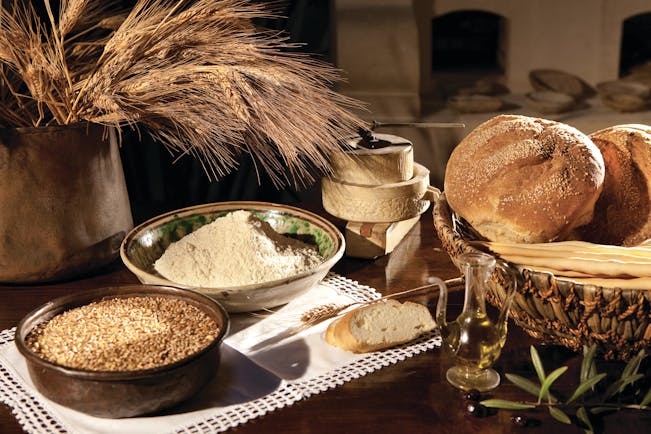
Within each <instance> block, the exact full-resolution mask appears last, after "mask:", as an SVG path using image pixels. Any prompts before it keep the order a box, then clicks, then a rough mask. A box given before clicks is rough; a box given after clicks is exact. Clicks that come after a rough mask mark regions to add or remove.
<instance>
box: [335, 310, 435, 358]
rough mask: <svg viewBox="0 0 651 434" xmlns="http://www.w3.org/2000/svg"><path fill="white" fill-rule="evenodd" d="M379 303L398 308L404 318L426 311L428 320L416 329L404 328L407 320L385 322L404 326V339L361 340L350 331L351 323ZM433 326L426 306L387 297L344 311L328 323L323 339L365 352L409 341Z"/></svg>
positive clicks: (336, 345) (345, 348) (339, 346)
mask: <svg viewBox="0 0 651 434" xmlns="http://www.w3.org/2000/svg"><path fill="white" fill-rule="evenodd" d="M381 304H384V305H385V306H393V307H395V308H398V309H400V312H401V313H404V315H405V318H407V315H414V313H415V312H416V311H419V313H422V314H425V313H426V315H427V318H428V321H426V323H424V324H422V327H421V328H420V329H418V330H416V329H410V330H407V329H406V327H408V324H407V322H405V323H397V324H386V326H387V327H391V326H396V327H403V328H405V332H406V333H407V334H408V337H407V338H405V339H400V340H390V339H383V340H382V341H381V342H376V343H370V342H363V341H360V340H358V339H357V338H356V337H355V336H354V335H353V332H352V331H351V330H352V328H353V326H352V323H353V322H355V321H357V320H358V319H359V318H360V317H362V316H364V315H365V314H366V313H367V312H368V311H369V310H371V309H374V308H376V307H377V306H378V305H381ZM430 320H431V321H430ZM434 327H435V324H434V320H433V318H432V317H431V314H430V313H429V311H428V310H427V307H426V306H424V305H422V304H419V303H414V302H410V301H406V302H404V303H401V302H399V301H396V300H393V299H387V300H383V301H381V302H378V303H374V304H371V305H366V306H362V307H360V308H357V309H354V310H352V311H350V312H348V313H346V314H345V315H343V316H342V317H339V318H337V319H335V320H334V321H332V322H331V323H330V325H329V326H328V328H327V330H326V333H325V340H326V342H327V343H329V344H330V345H333V346H335V347H338V348H341V349H342V350H345V351H351V352H354V353H366V352H371V351H378V350H383V349H386V348H391V347H393V346H396V345H399V344H402V343H405V342H409V341H411V340H413V339H415V338H417V337H418V336H420V335H422V334H423V333H426V332H428V331H431V330H433V329H434ZM377 332H378V333H380V334H381V333H382V331H381V330H377ZM384 337H386V335H384Z"/></svg>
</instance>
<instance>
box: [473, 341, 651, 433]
mask: <svg viewBox="0 0 651 434" xmlns="http://www.w3.org/2000/svg"><path fill="white" fill-rule="evenodd" d="M596 350H597V347H596V346H595V345H593V346H591V347H590V348H587V347H584V351H583V359H582V362H581V370H580V374H579V385H578V386H577V387H576V389H574V392H573V393H572V394H571V395H570V397H569V398H568V399H567V400H565V401H562V400H560V399H559V398H558V397H556V396H555V395H553V394H552V392H551V387H552V385H553V384H554V382H555V381H556V380H558V379H559V378H560V377H561V376H563V374H565V372H566V371H567V369H568V367H567V366H562V367H560V368H557V369H555V370H553V371H552V372H550V373H549V374H547V373H546V372H545V369H544V366H543V363H542V361H541V359H540V356H539V354H538V351H537V350H536V348H535V347H534V346H533V345H532V346H531V361H532V364H533V367H534V369H535V371H536V374H537V376H538V380H539V382H538V383H535V382H533V381H531V380H529V379H527V378H524V377H521V376H519V375H516V374H505V376H506V378H507V379H508V380H509V381H510V382H511V383H513V384H514V385H516V386H517V387H519V388H520V389H522V390H524V391H526V392H528V393H530V394H532V395H534V396H536V397H537V401H510V400H506V399H486V400H483V401H481V404H482V405H484V406H485V407H490V408H496V409H505V410H531V409H535V408H539V407H547V409H548V411H549V414H550V415H551V416H552V417H553V418H554V419H556V420H557V421H559V422H562V423H564V424H572V419H571V418H570V416H569V415H568V412H570V410H573V411H575V416H576V419H577V420H578V421H580V422H581V423H580V424H581V425H582V428H583V429H584V431H585V432H586V433H594V432H595V429H594V426H593V423H592V420H591V415H599V414H602V413H607V412H612V411H617V410H624V409H625V410H642V411H651V406H650V405H649V404H651V388H649V390H647V391H646V393H645V394H644V396H643V397H642V399H641V400H640V401H639V403H637V404H636V403H628V402H623V401H625V400H626V398H627V397H630V396H632V397H633V400H637V399H639V397H640V396H642V389H641V387H642V385H640V383H641V382H640V381H639V380H641V379H643V378H644V377H645V375H644V374H642V373H640V372H639V370H640V365H641V364H642V360H644V358H645V357H646V353H645V351H644V350H643V349H642V350H640V352H639V353H638V354H637V355H636V356H635V357H633V358H632V359H631V360H629V362H628V363H627V364H626V366H625V367H624V369H623V370H622V372H621V374H620V376H619V378H617V379H616V380H615V381H613V382H611V383H610V384H607V385H606V384H604V383H602V381H603V380H604V379H605V378H606V377H607V374H606V373H599V372H597V367H596V363H595V354H596ZM599 383H602V384H601V385H600V386H602V387H599V388H597V387H596V386H597V384H599ZM625 392H628V393H626V394H625Z"/></svg>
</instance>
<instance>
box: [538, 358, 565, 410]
mask: <svg viewBox="0 0 651 434" xmlns="http://www.w3.org/2000/svg"><path fill="white" fill-rule="evenodd" d="M565 371H567V366H561V367H560V368H558V369H555V370H554V371H552V373H551V374H549V375H548V376H547V378H546V379H545V381H544V382H543V383H542V385H541V386H540V392H538V402H540V401H542V399H543V398H545V397H548V392H549V388H550V387H551V386H552V384H553V383H554V381H556V380H557V379H558V377H560V376H561V375H563V374H564V373H565Z"/></svg>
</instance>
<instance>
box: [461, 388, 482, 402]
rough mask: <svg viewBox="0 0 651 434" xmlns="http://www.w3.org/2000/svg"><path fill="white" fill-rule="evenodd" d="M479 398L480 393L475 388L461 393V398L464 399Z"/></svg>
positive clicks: (472, 399)
mask: <svg viewBox="0 0 651 434" xmlns="http://www.w3.org/2000/svg"><path fill="white" fill-rule="evenodd" d="M479 398H481V393H479V390H477V389H470V390H468V391H466V393H464V394H463V399H465V400H466V401H479Z"/></svg>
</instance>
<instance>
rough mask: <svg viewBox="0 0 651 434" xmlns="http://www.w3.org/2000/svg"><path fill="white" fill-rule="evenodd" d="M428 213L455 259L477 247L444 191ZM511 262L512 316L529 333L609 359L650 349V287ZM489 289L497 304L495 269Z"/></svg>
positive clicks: (499, 287)
mask: <svg viewBox="0 0 651 434" xmlns="http://www.w3.org/2000/svg"><path fill="white" fill-rule="evenodd" d="M433 217H434V226H435V228H436V232H437V234H438V237H439V238H440V240H441V243H442V245H443V248H444V249H445V250H446V251H447V252H448V254H449V255H450V257H451V258H452V261H453V262H454V263H455V264H456V263H457V261H456V258H457V257H458V256H459V255H460V254H462V253H464V252H472V251H475V252H476V251H478V249H476V248H475V247H473V246H472V245H470V244H469V241H472V240H473V239H476V236H475V235H474V234H473V233H472V228H467V227H466V228H464V227H463V225H464V223H463V222H460V221H459V220H457V219H456V218H455V217H454V216H453V214H452V213H451V211H450V208H449V206H448V204H447V202H446V200H445V195H444V194H442V195H441V196H440V197H439V199H438V200H437V201H436V203H435V204H434V208H433ZM510 265H511V266H512V267H513V268H514V269H515V270H517V273H515V274H516V275H517V276H518V277H517V279H518V287H517V293H516V295H515V299H514V301H513V305H512V307H511V312H510V314H511V318H512V319H513V320H514V322H515V324H517V325H518V326H520V327H522V328H523V329H524V330H525V331H526V332H527V333H528V334H529V335H530V336H532V337H534V338H536V339H540V340H542V341H543V342H544V343H549V344H558V345H562V346H564V347H567V348H570V349H572V350H574V351H580V350H581V349H582V348H583V346H584V345H592V344H597V347H598V352H599V354H600V355H601V357H603V358H604V359H610V360H629V359H630V358H631V357H632V356H633V355H635V354H636V353H637V352H639V351H640V349H642V348H645V349H646V350H647V351H648V350H649V348H651V291H648V290H631V289H625V290H622V289H619V288H605V287H601V286H596V285H585V284H580V283H576V282H573V281H571V280H567V279H562V278H557V277H556V276H554V275H553V274H551V273H548V272H539V271H534V270H530V269H527V268H523V267H518V266H517V265H514V264H510ZM488 293H489V294H488V296H487V299H488V301H489V303H491V304H492V305H494V306H498V307H499V306H500V301H501V300H502V299H503V298H504V294H505V290H504V285H503V283H502V282H500V281H499V279H498V278H497V274H494V275H493V277H491V284H490V285H489V288H488Z"/></svg>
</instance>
